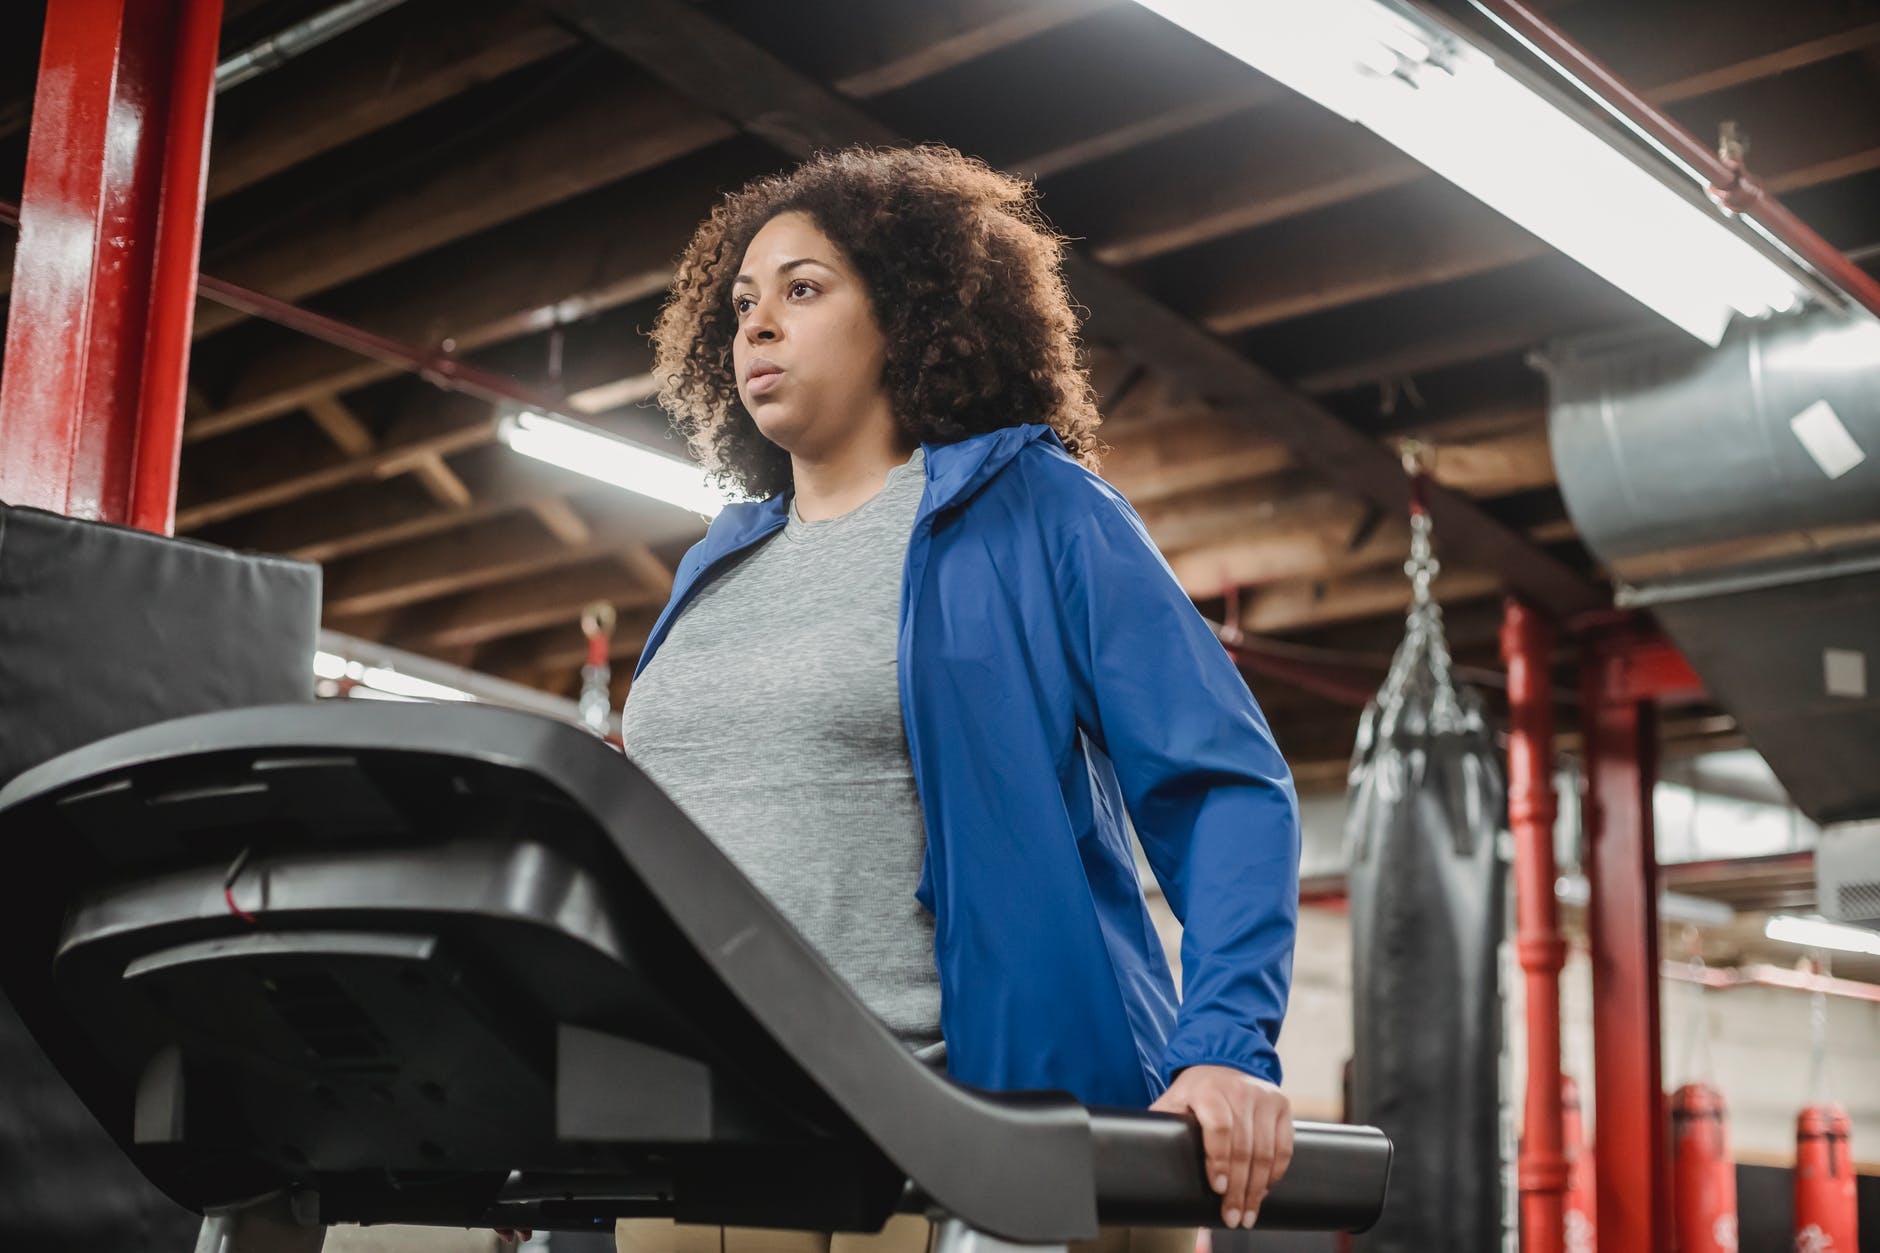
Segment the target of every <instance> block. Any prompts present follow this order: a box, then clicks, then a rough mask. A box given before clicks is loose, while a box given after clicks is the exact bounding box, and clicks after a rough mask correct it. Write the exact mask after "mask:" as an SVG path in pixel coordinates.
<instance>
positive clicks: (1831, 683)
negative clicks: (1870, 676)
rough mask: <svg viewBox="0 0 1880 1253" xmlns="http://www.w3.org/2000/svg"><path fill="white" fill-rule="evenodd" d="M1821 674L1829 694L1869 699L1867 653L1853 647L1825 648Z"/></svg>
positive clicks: (1822, 655)
mask: <svg viewBox="0 0 1880 1253" xmlns="http://www.w3.org/2000/svg"><path fill="white" fill-rule="evenodd" d="M1821 674H1822V681H1823V682H1824V683H1825V685H1826V686H1827V689H1828V695H1830V696H1850V697H1852V698H1854V699H1855V700H1866V699H1867V654H1865V653H1862V652H1856V651H1855V650H1854V649H1851V648H1824V649H1822V650H1821Z"/></svg>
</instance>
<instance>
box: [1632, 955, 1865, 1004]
mask: <svg viewBox="0 0 1880 1253" xmlns="http://www.w3.org/2000/svg"><path fill="white" fill-rule="evenodd" d="M1661 973H1662V974H1663V975H1664V977H1665V978H1667V979H1677V980H1680V981H1682V982H1684V983H1695V984H1699V985H1701V986H1703V987H1706V988H1714V989H1716V990H1718V991H1728V990H1729V989H1731V988H1786V989H1788V990H1790V991H1792V992H1820V993H1821V994H1822V995H1824V996H1839V997H1845V998H1847V999H1848V1000H1852V1001H1868V1002H1870V1003H1873V1004H1876V1005H1880V985H1877V984H1872V983H1862V982H1861V981H1860V980H1858V979H1836V978H1834V977H1832V976H1830V975H1811V974H1805V973H1803V972H1802V971H1799V970H1788V969H1785V968H1783V967H1781V966H1768V965H1761V964H1756V965H1749V966H1739V967H1737V968H1736V969H1734V970H1715V969H1711V968H1710V967H1703V968H1700V969H1697V970H1693V969H1691V965H1690V963H1689V962H1680V961H1667V962H1664V963H1662V966H1661Z"/></svg>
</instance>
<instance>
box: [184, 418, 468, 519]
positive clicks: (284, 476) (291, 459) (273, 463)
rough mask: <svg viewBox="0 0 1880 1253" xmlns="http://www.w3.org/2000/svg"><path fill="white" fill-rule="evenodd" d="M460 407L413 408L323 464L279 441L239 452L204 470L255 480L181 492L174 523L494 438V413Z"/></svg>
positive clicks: (287, 497)
mask: <svg viewBox="0 0 1880 1253" xmlns="http://www.w3.org/2000/svg"><path fill="white" fill-rule="evenodd" d="M466 408H467V407H465V406H453V405H439V406H437V407H435V408H432V409H427V410H424V411H422V412H420V413H417V414H414V415H413V416H412V418H411V419H410V420H409V421H407V422H405V423H402V424H401V425H400V427H399V429H397V430H396V431H395V432H394V433H392V434H391V435H389V436H388V437H387V438H386V439H385V441H384V442H383V443H382V444H381V445H380V446H379V447H378V448H376V449H374V450H373V451H372V452H369V453H367V454H366V455H365V456H362V457H345V456H343V455H342V456H340V457H339V458H338V459H337V460H334V461H331V462H328V463H326V464H324V465H315V466H312V467H309V466H308V465H307V463H306V460H307V459H306V458H305V456H304V455H303V454H302V452H301V450H300V449H298V448H294V447H291V446H284V447H282V448H281V449H280V450H279V452H278V455H274V456H272V457H269V458H266V459H263V458H260V457H257V458H256V459H254V460H250V459H247V458H243V459H242V460H241V463H240V465H239V466H236V465H230V466H223V467H217V468H215V469H212V470H211V471H210V472H209V474H208V475H207V476H205V477H207V478H209V479H210V480H212V481H221V482H241V483H243V484H257V483H258V484H259V486H242V487H240V488H236V489H233V490H229V491H226V492H214V493H210V494H206V495H205V496H201V497H198V498H197V499H196V500H194V501H191V500H190V499H189V498H188V497H187V496H186V497H184V498H183V500H181V501H179V503H178V507H177V511H176V529H177V530H178V531H179V532H184V533H187V532H191V531H196V530H199V529H201V528H203V527H206V526H209V525H210V524H212V523H216V522H224V521H227V520H228V519H230V518H235V517H239V516H241V515H242V514H244V513H253V512H255V511H257V510H261V509H267V508H271V507H273V506H277V505H282V504H286V503H288V502H290V501H295V500H299V499H301V498H303V497H306V496H312V495H314V494H316V493H319V492H324V491H327V490H330V489H332V488H334V487H339V486H342V485H344V484H347V483H355V482H359V481H362V480H369V479H382V478H388V477H390V476H392V475H396V474H403V473H406V472H408V471H410V470H412V469H414V468H417V467H418V466H419V465H421V464H424V463H426V462H427V461H428V460H429V459H430V458H432V457H447V456H450V455H451V454H453V453H457V452H462V451H463V450H465V449H467V448H475V447H478V446H479V445H482V444H487V443H488V442H490V440H491V439H493V438H495V434H494V432H495V426H496V419H495V418H494V417H493V416H488V415H482V416H478V415H476V414H475V412H474V410H471V411H469V412H466Z"/></svg>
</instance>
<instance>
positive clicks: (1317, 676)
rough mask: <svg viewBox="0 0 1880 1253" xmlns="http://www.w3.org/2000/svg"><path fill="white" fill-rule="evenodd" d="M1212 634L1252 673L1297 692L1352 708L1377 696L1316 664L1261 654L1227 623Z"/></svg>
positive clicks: (1363, 704)
mask: <svg viewBox="0 0 1880 1253" xmlns="http://www.w3.org/2000/svg"><path fill="white" fill-rule="evenodd" d="M1214 634H1215V636H1216V637H1217V638H1218V639H1219V640H1220V641H1221V646H1222V647H1224V648H1225V649H1227V652H1228V655H1229V656H1231V657H1232V658H1233V659H1234V661H1235V663H1236V664H1238V665H1240V666H1243V667H1245V668H1246V669H1248V670H1251V671H1253V672H1254V673H1255V674H1263V675H1265V676H1267V677H1268V678H1270V679H1277V680H1278V681H1280V682H1281V683H1285V684H1288V685H1289V686H1292V687H1296V688H1298V689H1299V690H1300V691H1303V692H1311V693H1312V694H1313V695H1314V696H1323V697H1324V698H1325V699H1327V700H1332V701H1337V702H1338V703H1339V704H1341V705H1350V706H1352V707H1353V708H1356V709H1362V708H1364V707H1365V706H1366V705H1368V704H1370V703H1371V700H1372V698H1373V697H1375V696H1376V695H1377V693H1376V692H1375V691H1372V690H1371V689H1369V688H1363V687H1359V686H1357V685H1356V684H1352V683H1347V682H1345V681H1344V680H1343V679H1339V678H1334V677H1333V676H1331V675H1328V674H1326V673H1324V672H1323V671H1321V670H1320V669H1319V668H1318V667H1317V666H1313V665H1309V664H1307V663H1305V662H1301V661H1293V660H1291V659H1289V658H1286V657H1274V656H1272V655H1270V654H1268V653H1263V652H1261V651H1260V650H1259V649H1258V648H1257V647H1255V646H1253V645H1252V644H1251V643H1250V642H1249V641H1248V637H1247V635H1246V633H1245V632H1243V631H1242V630H1241V629H1240V628H1239V627H1237V626H1235V625H1234V624H1233V623H1231V622H1230V623H1227V624H1225V625H1219V626H1215V628H1214Z"/></svg>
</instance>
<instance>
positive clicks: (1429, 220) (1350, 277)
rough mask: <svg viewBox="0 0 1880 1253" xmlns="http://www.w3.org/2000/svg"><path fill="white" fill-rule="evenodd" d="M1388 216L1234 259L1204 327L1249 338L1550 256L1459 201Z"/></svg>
mask: <svg viewBox="0 0 1880 1253" xmlns="http://www.w3.org/2000/svg"><path fill="white" fill-rule="evenodd" d="M1355 207H1356V206H1354V208H1355ZM1377 207H1378V208H1380V209H1382V208H1385V207H1386V206H1382V205H1380V206H1377ZM1389 207H1390V208H1394V209H1396V210H1398V211H1396V212H1389V213H1386V214H1385V215H1384V219H1383V222H1382V224H1381V229H1379V228H1378V227H1376V226H1373V228H1372V229H1370V230H1368V231H1367V230H1359V229H1355V223H1354V220H1353V219H1352V217H1351V215H1350V214H1347V213H1338V214H1330V215H1321V216H1316V217H1313V218H1308V219H1305V220H1304V221H1303V222H1301V223H1300V224H1299V226H1298V228H1296V229H1294V228H1288V229H1285V230H1282V231H1280V232H1277V233H1275V235H1274V236H1273V237H1272V238H1271V241H1270V246H1266V247H1261V248H1259V249H1258V250H1257V251H1256V252H1253V253H1250V254H1247V255H1244V256H1240V257H1237V258H1236V261H1235V265H1234V272H1233V274H1232V275H1231V276H1228V277H1227V278H1226V279H1225V280H1224V281H1222V282H1221V283H1220V288H1221V289H1222V290H1223V291H1224V293H1225V294H1224V295H1222V296H1217V297H1215V298H1213V299H1212V300H1210V301H1207V302H1206V304H1205V306H1204V307H1203V309H1202V312H1201V314H1200V319H1201V321H1202V322H1203V323H1204V324H1205V325H1206V326H1207V327H1208V329H1210V330H1212V331H1214V332H1215V333H1216V334H1221V335H1227V334H1232V333H1234V332H1237V331H1247V330H1253V329H1255V328H1257V327H1262V326H1270V325H1272V324H1274V323H1277V322H1284V321H1287V320H1289V319H1292V318H1301V317H1307V316H1310V315H1311V314H1314V313H1323V312H1325V311H1326V310H1328V309H1338V308H1342V307H1344V306H1346V305H1352V304H1357V303H1360V302H1362V301H1366V300H1378V299H1381V298H1383V297H1385V296H1393V295H1396V294H1397V293H1399V292H1405V291H1413V290H1415V289H1417V288H1419V287H1431V286H1434V285H1436V284H1438V283H1448V282H1454V281H1455V280H1457V279H1462V278H1468V277H1470V276H1472V275H1475V274H1484V273H1487V272H1488V271H1490V270H1499V269H1505V268H1507V267H1508V266H1511V265H1516V264H1518V263H1520V262H1522V261H1526V260H1529V259H1530V258H1533V257H1537V256H1540V255H1541V254H1543V253H1544V252H1546V250H1547V245H1545V244H1543V243H1542V242H1541V241H1540V240H1538V239H1536V238H1535V237H1534V236H1532V235H1530V234H1528V233H1527V232H1526V231H1524V230H1522V229H1521V228H1520V227H1518V226H1516V225H1515V224H1514V223H1512V222H1510V221H1509V220H1508V219H1507V218H1505V217H1503V216H1501V215H1500V214H1499V213H1496V212H1494V211H1493V210H1492V209H1489V208H1487V207H1486V206H1484V205H1482V204H1481V203H1480V202H1479V201H1475V200H1472V199H1470V198H1468V197H1467V196H1464V195H1462V194H1461V193H1459V192H1453V193H1450V194H1446V195H1442V196H1434V197H1422V196H1419V197H1417V198H1416V199H1415V200H1414V201H1413V202H1412V203H1411V204H1410V205H1403V204H1396V205H1393V206H1389ZM1250 275H1257V276H1258V281H1257V282H1248V281H1247V279H1248V276H1250Z"/></svg>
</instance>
